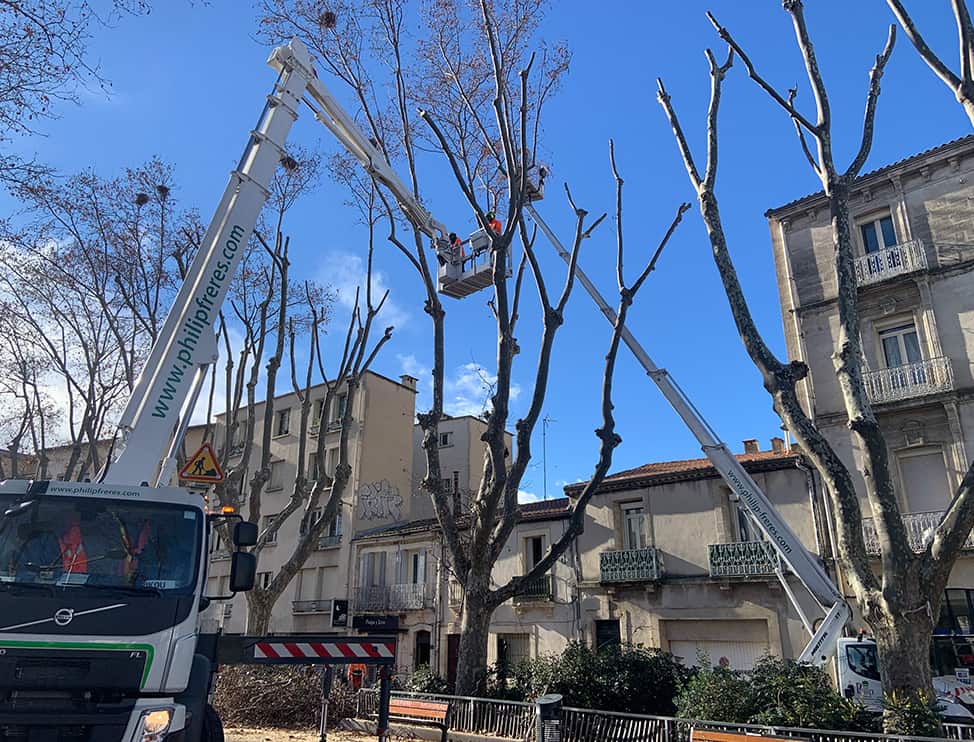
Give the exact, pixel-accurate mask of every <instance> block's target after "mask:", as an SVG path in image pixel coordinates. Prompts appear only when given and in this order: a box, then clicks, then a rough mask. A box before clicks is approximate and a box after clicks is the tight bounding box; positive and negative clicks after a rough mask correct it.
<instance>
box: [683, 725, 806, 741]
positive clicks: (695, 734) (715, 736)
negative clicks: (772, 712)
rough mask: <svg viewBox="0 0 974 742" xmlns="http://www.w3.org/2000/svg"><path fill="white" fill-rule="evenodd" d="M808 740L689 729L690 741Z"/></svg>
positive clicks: (695, 728)
mask: <svg viewBox="0 0 974 742" xmlns="http://www.w3.org/2000/svg"><path fill="white" fill-rule="evenodd" d="M756 740H761V741H762V742H809V740H807V739H802V738H800V737H765V736H764V735H763V734H741V733H739V732H720V731H717V730H716V729H698V728H697V727H694V728H693V729H692V730H691V731H690V742H755V741H756Z"/></svg>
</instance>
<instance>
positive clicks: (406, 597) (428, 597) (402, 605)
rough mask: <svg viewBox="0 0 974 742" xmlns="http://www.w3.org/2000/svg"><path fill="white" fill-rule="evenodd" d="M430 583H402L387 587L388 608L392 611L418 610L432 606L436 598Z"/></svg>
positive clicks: (433, 586)
mask: <svg viewBox="0 0 974 742" xmlns="http://www.w3.org/2000/svg"><path fill="white" fill-rule="evenodd" d="M435 587H436V586H435V585H433V584H432V583H423V582H420V583H413V584H410V583H404V584H401V585H392V586H390V588H389V609H390V610H393V611H419V610H422V609H423V608H432V607H433V601H434V600H435V599H436V591H435Z"/></svg>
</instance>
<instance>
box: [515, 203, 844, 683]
mask: <svg viewBox="0 0 974 742" xmlns="http://www.w3.org/2000/svg"><path fill="white" fill-rule="evenodd" d="M524 208H525V210H526V211H527V212H528V214H529V215H530V216H531V218H532V219H533V220H534V221H535V223H536V224H537V225H538V226H539V227H540V228H541V231H542V232H544V233H545V236H546V237H547V238H548V240H549V241H550V242H551V244H552V245H554V247H555V249H556V250H557V251H558V254H559V255H561V257H562V258H563V259H564V260H565V262H566V263H570V261H571V255H570V254H569V252H568V251H567V250H566V249H565V247H564V245H562V244H561V242H560V241H559V240H558V238H557V236H555V234H554V232H552V231H551V229H550V228H549V227H548V225H547V224H546V223H545V221H544V220H543V219H542V218H541V217H540V216H539V215H538V212H537V211H536V210H535V208H534V206H533V205H532V204H530V203H527V204H525V207H524ZM575 278H576V279H577V280H578V282H579V283H581V284H582V286H584V287H585V290H586V291H587V292H588V294H589V296H591V297H592V300H593V301H594V302H595V303H596V305H597V306H598V308H599V309H600V310H601V312H602V314H604V315H605V318H606V319H607V320H608V321H609V323H610V324H612V325H614V324H615V321H616V313H615V311H614V310H613V309H612V307H610V306H609V304H608V302H606V300H605V299H604V298H603V297H602V294H600V293H599V290H598V289H597V288H595V285H594V284H593V283H592V282H591V281H590V280H589V279H588V276H586V275H585V274H584V273H583V272H582V270H581V269H580V268H578V267H576V269H575ZM621 336H622V341H623V342H624V343H625V344H626V346H628V348H629V350H631V351H632V353H633V355H634V356H635V357H636V360H637V361H639V363H640V365H641V366H642V367H643V369H645V371H646V373H647V374H648V375H649V378H650V379H652V380H653V382H654V383H655V384H656V386H657V387H658V388H659V390H660V391H661V392H662V393H663V396H664V397H665V398H666V401H667V402H669V403H670V406H671V407H672V408H673V409H674V410H676V413H677V414H678V415H679V416H680V418H681V419H682V420H683V422H684V423H685V424H686V426H687V428H689V429H690V432H691V433H693V436H694V437H695V438H696V439H697V441H698V442H699V443H700V447H701V449H702V450H703V453H704V455H705V456H706V457H707V458H708V459H710V462H711V463H712V464H713V465H714V468H715V469H716V470H717V472H718V473H719V474H720V476H721V477H723V479H724V481H725V482H726V483H727V484H728V486H729V487H730V488H731V491H733V492H735V493H737V495H738V496H739V497H740V501H741V502H742V503H744V505H745V506H746V507H747V509H748V511H749V512H750V514H751V516H752V517H753V519H754V521H755V522H757V524H758V526H759V527H760V528H761V530H762V531H763V532H764V534H765V536H767V538H768V540H769V542H770V543H771V544H772V545H773V546H774V548H775V550H776V551H777V552H778V554H779V555H780V556H781V559H782V560H783V561H784V562H785V563H786V564H787V565H788V567H789V568H790V569H791V571H792V572H794V573H795V576H796V577H798V579H799V580H800V581H801V583H802V584H803V585H804V586H805V587H806V589H807V590H808V592H809V593H811V595H812V597H813V598H815V600H816V602H818V604H819V605H820V606H821V607H822V609H823V610H824V611H825V613H826V615H825V618H824V619H823V620H822V622H821V625H820V626H819V628H818V630H817V631H814V632H811V627H809V629H810V633H812V638H811V640H810V641H809V642H808V645H807V646H806V647H805V649H804V650H803V651H802V653H801V656H800V657H799V661H800V662H811V663H814V664H817V665H821V664H823V663H825V662H826V661H827V660H828V659H829V658H830V657H831V656H832V655H834V654H835V648H836V644H837V642H838V640H839V637H840V635H841V632H842V627H843V626H845V624H846V622H847V621H848V620H849V618H850V617H851V611H850V609H849V606H848V605H847V604H846V602H845V598H844V596H843V595H842V593H841V592H840V591H839V589H838V588H837V587H836V586H835V583H834V582H832V579H831V578H830V577H829V575H828V573H827V572H826V571H825V569H824V568H823V567H822V565H821V564H820V563H819V562H818V560H817V559H816V558H815V556H813V555H812V554H811V553H809V551H808V550H807V549H806V548H805V546H804V545H803V544H802V542H801V541H800V540H799V539H798V536H796V535H795V533H794V531H792V530H791V528H790V527H789V526H788V524H787V523H785V521H784V520H783V519H782V518H781V516H780V515H779V514H778V512H777V511H776V510H775V509H774V506H773V505H772V504H771V501H770V500H768V497H767V495H765V494H764V492H762V491H761V488H760V487H758V485H757V484H756V483H755V481H754V480H753V479H752V478H751V475H750V474H748V473H747V470H746V469H745V468H744V467H743V466H742V465H741V462H740V461H738V460H737V458H736V457H735V456H734V455H733V454H732V453H731V452H730V451H729V450H728V448H727V446H726V445H725V444H724V443H723V442H722V441H721V440H720V438H719V437H718V436H717V433H716V432H715V431H714V429H713V428H711V427H710V425H709V424H708V423H707V421H706V420H705V419H704V417H703V415H701V414H700V412H699V410H697V408H696V407H694V406H693V403H692V402H691V401H690V400H689V399H688V398H687V396H686V394H685V393H684V392H683V390H682V389H680V387H679V386H677V384H676V382H675V381H674V380H673V378H672V377H671V376H670V374H669V373H668V372H667V371H666V370H665V369H661V368H658V367H657V366H656V364H655V363H653V360H652V359H651V358H650V357H649V354H648V353H647V352H646V350H645V349H644V348H643V347H642V345H640V344H639V342H638V341H637V340H636V338H635V337H634V336H633V334H632V333H631V332H630V331H629V328H628V327H623V328H622V333H621ZM783 584H784V586H785V588H786V589H788V586H787V583H785V582H784V581H783ZM788 593H789V597H791V599H792V601H793V602H794V603H795V607H796V610H797V611H798V613H799V616H802V609H801V607H800V606H799V605H798V604H797V601H796V600H795V599H794V596H793V595H791V592H790V590H789V591H788ZM803 621H804V618H803ZM806 625H807V624H806Z"/></svg>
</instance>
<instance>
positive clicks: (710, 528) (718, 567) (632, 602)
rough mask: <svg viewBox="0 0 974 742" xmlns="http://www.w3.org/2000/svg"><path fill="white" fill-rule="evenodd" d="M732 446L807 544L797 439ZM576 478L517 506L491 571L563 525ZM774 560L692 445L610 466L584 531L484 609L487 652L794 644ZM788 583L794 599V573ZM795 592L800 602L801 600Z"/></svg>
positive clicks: (808, 511)
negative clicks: (792, 446) (683, 454)
mask: <svg viewBox="0 0 974 742" xmlns="http://www.w3.org/2000/svg"><path fill="white" fill-rule="evenodd" d="M739 459H740V460H741V462H742V463H743V465H744V466H745V468H746V469H747V470H748V472H749V473H750V474H751V475H752V476H753V477H754V479H755V481H756V482H757V483H758V484H759V485H760V486H761V487H762V489H763V490H764V491H765V493H766V494H767V495H768V497H769V498H771V500H772V501H773V502H774V503H775V505H776V506H777V507H778V508H779V510H780V512H781V513H782V515H783V516H784V518H785V519H786V520H787V521H788V522H789V524H790V525H792V527H793V528H794V529H795V530H796V532H797V533H798V535H799V538H801V540H802V542H803V543H804V544H805V546H806V547H807V548H808V549H809V550H811V551H813V552H815V551H818V550H819V549H820V548H821V543H820V535H819V534H818V532H817V531H816V528H815V523H816V518H815V517H813V515H812V512H813V510H818V509H819V507H820V504H819V502H818V498H819V494H818V489H817V486H816V483H815V478H814V476H813V475H812V474H811V472H810V471H809V470H808V469H807V468H806V467H805V466H804V465H803V463H802V461H801V458H800V456H799V455H798V454H797V452H794V451H789V450H786V448H785V445H784V441H783V440H781V439H780V438H775V439H772V448H771V449H770V450H766V451H760V450H758V443H757V441H755V440H749V441H746V442H745V453H743V454H741V455H740V456H739ZM582 487H583V484H581V483H579V484H573V485H569V486H568V487H566V488H565V491H566V494H567V495H568V497H563V498H559V499H557V500H549V501H546V502H538V503H531V504H530V505H526V506H524V507H523V513H524V517H523V521H522V523H520V524H519V525H518V527H517V529H516V532H515V534H513V535H512V537H511V539H510V541H509V542H508V544H507V546H506V547H505V549H504V552H503V554H502V556H501V558H500V560H499V561H498V564H497V566H496V568H495V574H496V578H495V581H496V582H498V583H502V582H505V581H506V580H507V579H509V578H510V577H511V576H514V575H516V574H524V572H525V571H526V570H527V569H530V567H531V566H533V564H534V562H535V561H536V560H537V559H539V558H540V557H541V555H542V554H543V553H544V552H545V551H546V550H547V548H548V546H549V544H550V543H551V542H552V541H554V540H556V539H557V538H558V537H559V536H560V535H561V534H562V533H563V532H564V529H565V527H566V524H567V519H568V514H569V511H568V509H569V507H570V505H571V502H572V498H574V497H577V496H578V494H579V493H580V492H581V489H582ZM777 568H778V559H777V556H776V554H775V552H774V550H773V549H772V548H771V546H770V544H768V543H766V542H764V541H762V540H761V536H760V534H759V533H758V531H757V529H756V527H755V526H754V525H753V524H752V523H751V522H750V521H749V519H748V517H747V516H746V514H745V512H744V510H743V509H742V508H741V507H739V506H738V504H737V502H735V501H734V499H733V498H732V496H731V492H730V490H729V489H728V488H727V487H726V486H725V485H724V483H723V480H722V479H720V477H719V475H718V474H717V472H716V470H715V469H714V468H713V467H712V466H711V465H710V462H709V461H707V460H706V459H691V460H686V461H666V462H657V463H650V464H646V465H644V466H640V467H637V468H635V469H629V470H626V471H620V472H617V473H615V474H612V475H610V476H609V477H607V478H606V479H605V481H604V482H603V483H602V485H601V486H600V488H599V490H598V491H597V492H596V493H595V494H594V495H593V497H592V499H591V500H590V502H589V504H588V507H587V510H586V523H585V530H584V532H583V533H582V534H581V535H580V536H579V538H578V539H577V541H576V542H575V544H574V545H573V546H572V548H570V549H569V550H568V552H566V554H565V555H563V557H562V558H561V559H560V560H559V561H558V562H557V563H556V564H555V566H554V568H553V569H552V570H551V573H550V574H548V575H545V576H544V577H543V578H541V579H540V580H538V581H537V583H536V584H534V585H531V586H530V587H529V590H528V591H527V593H526V594H524V595H521V596H519V597H518V598H516V599H514V600H513V601H510V602H509V603H507V604H505V605H502V606H501V607H500V608H498V610H497V611H496V612H495V614H494V616H493V620H492V622H491V626H490V634H491V635H490V643H489V645H488V660H489V661H490V662H501V663H509V664H513V663H515V662H517V661H518V660H520V659H523V658H526V657H536V656H539V655H543V654H550V653H556V652H560V651H561V650H563V649H564V648H565V646H566V644H567V643H568V642H569V641H571V640H580V641H584V642H586V643H588V644H590V645H594V646H601V645H603V644H608V643H613V642H615V643H618V642H620V641H621V642H627V643H633V644H642V645H644V646H648V647H660V648H662V649H664V650H668V651H671V652H673V653H674V654H677V655H679V656H681V657H683V658H684V660H685V661H686V662H687V664H693V663H695V662H696V660H697V656H698V654H699V653H704V654H707V655H708V656H710V657H711V659H712V660H713V661H714V662H718V661H720V662H723V663H724V664H728V665H730V666H731V667H735V668H738V669H747V668H749V667H751V666H752V665H753V663H754V661H755V660H756V659H757V658H759V657H761V656H762V655H764V654H767V653H769V652H770V653H772V654H777V655H783V656H787V657H795V656H797V655H798V654H799V653H800V652H801V650H802V648H803V647H804V645H805V641H806V636H807V635H806V634H805V632H804V629H803V627H802V624H801V621H800V619H799V617H798V615H797V613H796V612H795V610H794V608H792V606H791V604H790V602H789V601H788V597H787V595H786V593H785V591H784V590H783V589H782V587H781V585H780V583H779V581H778V578H777V575H776V571H777ZM789 584H790V585H791V586H792V587H793V588H794V591H795V592H796V593H797V594H798V595H799V597H800V599H801V600H802V601H803V602H804V601H805V600H806V596H802V595H801V586H800V585H798V584H797V583H796V582H795V581H794V580H793V579H791V580H790V581H789ZM452 596H453V598H454V599H453V600H451V605H450V608H451V613H452V616H451V620H449V621H448V622H447V624H446V632H447V636H446V641H447V644H448V652H447V656H444V657H441V660H442V664H441V666H440V669H441V672H443V673H444V674H445V675H446V676H447V677H451V676H452V674H453V667H452V662H453V661H454V659H455V652H451V651H449V650H450V649H451V648H452V647H451V645H455V644H456V642H457V640H458V638H459V634H458V633H457V632H458V631H459V619H460V612H461V611H462V604H461V603H460V600H459V594H458V593H456V592H454V593H453V594H452ZM807 601H808V603H807V605H804V606H803V607H804V608H806V609H811V608H812V607H813V605H812V603H811V600H810V598H808V599H807Z"/></svg>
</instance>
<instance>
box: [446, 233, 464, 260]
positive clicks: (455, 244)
mask: <svg viewBox="0 0 974 742" xmlns="http://www.w3.org/2000/svg"><path fill="white" fill-rule="evenodd" d="M450 252H451V253H452V254H453V262H455V263H459V264H460V265H463V261H464V260H466V258H467V256H466V255H465V254H464V250H463V240H461V239H460V238H459V237H458V236H457V233H456V232H450Z"/></svg>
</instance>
